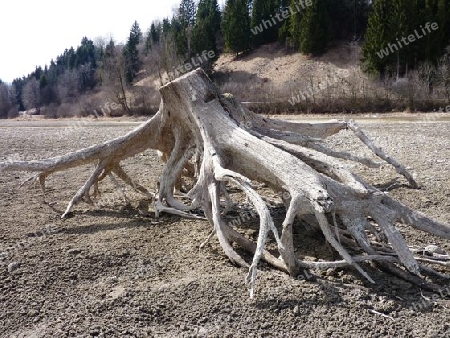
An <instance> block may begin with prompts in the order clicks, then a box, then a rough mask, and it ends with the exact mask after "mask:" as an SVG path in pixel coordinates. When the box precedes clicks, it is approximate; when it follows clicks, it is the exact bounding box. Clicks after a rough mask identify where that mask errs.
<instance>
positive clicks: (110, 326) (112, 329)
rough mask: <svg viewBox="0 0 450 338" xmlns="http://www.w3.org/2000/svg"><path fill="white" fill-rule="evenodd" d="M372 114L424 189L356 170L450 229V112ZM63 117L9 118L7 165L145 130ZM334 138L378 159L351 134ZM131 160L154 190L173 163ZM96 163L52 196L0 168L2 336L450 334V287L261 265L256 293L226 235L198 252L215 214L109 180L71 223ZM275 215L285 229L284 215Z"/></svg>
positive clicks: (370, 125)
mask: <svg viewBox="0 0 450 338" xmlns="http://www.w3.org/2000/svg"><path fill="white" fill-rule="evenodd" d="M315 118H316V117H315ZM357 120H358V119H357ZM361 121H362V122H363V125H364V129H365V130H366V131H367V132H368V134H369V135H370V136H371V137H372V138H373V139H374V140H376V142H377V143H378V144H380V145H381V146H382V147H383V148H385V149H386V150H387V151H388V152H389V153H390V154H391V155H392V156H394V157H395V158H397V159H398V160H400V162H402V163H403V164H405V165H407V166H408V167H410V168H411V170H412V171H413V172H414V173H415V175H416V177H417V180H418V181H419V182H420V184H421V186H422V187H421V189H420V190H412V189H409V188H408V187H407V185H406V184H405V181H404V180H403V179H402V178H399V176H398V175H397V174H396V173H395V171H394V170H393V169H392V168H390V167H388V166H385V167H383V168H381V169H375V170H374V169H370V170H369V169H365V168H361V167H360V166H359V165H354V170H355V171H356V172H358V173H360V174H361V175H362V176H364V177H365V178H366V179H367V180H368V181H370V182H371V183H373V184H376V185H378V186H380V187H387V186H392V188H393V189H392V190H390V192H389V193H390V194H392V195H393V196H395V197H396V198H398V199H400V200H401V201H403V202H404V203H406V204H408V205H410V206H412V207H414V208H416V209H418V210H420V211H423V212H425V213H427V214H428V215H431V216H433V217H434V218H437V219H438V220H440V221H442V222H446V223H447V224H449V223H450V177H449V170H450V123H449V122H448V119H442V120H437V121H434V122H432V123H430V122H420V121H421V120H420V119H418V120H416V119H414V120H413V121H411V120H408V119H403V118H398V117H396V118H395V120H393V121H391V120H386V119H379V120H373V119H370V118H364V119H361ZM70 123H73V122H70ZM63 125H64V124H61V123H60V122H58V124H54V123H53V122H49V121H39V122H34V123H33V124H32V125H31V124H30V122H23V121H22V122H18V121H15V122H11V121H8V122H4V123H3V121H0V161H2V160H8V159H37V158H41V157H44V156H52V155H55V154H62V153H65V152H68V151H70V150H74V149H78V148H81V147H86V146H90V145H92V144H95V143H98V142H101V141H104V140H107V139H110V138H113V137H116V136H119V135H122V134H124V133H125V132H127V131H128V130H130V129H132V128H133V127H134V126H135V124H134V123H102V124H96V123H95V122H91V123H87V124H83V125H81V127H79V128H69V129H67V128H66V129H64V127H63ZM328 142H329V143H330V144H332V145H333V147H334V148H336V149H344V150H349V151H352V152H354V153H359V154H367V151H366V150H365V149H364V148H362V147H361V144H360V143H359V141H357V140H356V138H355V137H353V136H352V135H351V133H350V132H342V133H341V134H339V135H337V136H334V137H332V138H331V139H330V140H329V141H328ZM125 168H126V170H127V171H128V172H130V174H132V176H133V177H134V178H136V179H137V180H138V181H139V182H140V183H142V184H143V185H145V186H147V187H149V188H151V189H152V190H154V189H155V187H156V180H157V177H158V175H159V173H160V172H161V169H162V164H161V162H159V161H158V159H157V157H156V154H155V152H153V151H148V152H145V153H143V154H140V155H138V156H136V157H134V158H131V159H129V160H127V161H126V163H125ZM91 170H92V167H81V168H76V169H73V170H70V171H68V172H64V173H57V174H54V175H53V176H51V177H50V179H49V180H48V190H47V201H48V202H50V203H48V204H43V203H42V202H41V201H42V198H41V192H40V190H39V189H35V188H28V187H27V186H24V187H21V188H19V184H20V183H21V182H22V181H23V180H25V179H26V178H28V177H29V176H28V175H29V174H27V173H2V175H1V176H0V253H1V252H7V254H5V255H3V256H0V303H1V309H0V336H1V337H193V336H198V337H271V336H280V337H385V336H392V337H448V336H450V327H449V323H448V318H449V316H450V297H449V296H448V294H450V284H446V282H445V281H441V283H440V284H441V285H442V295H439V296H437V298H436V299H435V301H433V302H426V301H425V299H424V298H423V297H427V298H430V297H431V296H432V295H431V294H430V293H428V292H426V291H422V290H420V289H419V288H417V287H415V286H412V285H410V284H408V283H406V282H404V281H402V280H399V279H397V278H395V277H393V276H391V275H386V274H383V273H381V272H379V271H377V270H375V269H373V268H372V267H371V266H369V265H368V266H366V268H367V271H368V272H369V274H370V275H371V276H372V278H373V279H374V280H375V281H376V284H375V285H370V284H368V283H367V282H366V281H365V280H364V279H363V278H362V277H360V275H358V274H357V273H356V272H355V271H354V270H352V269H350V268H345V269H335V270H327V271H312V272H311V275H312V276H313V277H312V278H311V279H309V280H305V278H298V279H293V278H290V277H289V276H287V275H285V274H283V273H281V272H278V271H276V270H273V269H271V268H270V267H268V266H267V265H265V264H264V263H262V264H261V266H260V272H259V275H258V283H257V290H256V296H255V298H254V299H250V298H249V293H248V289H247V287H246V285H245V284H244V278H245V276H246V271H245V269H241V268H238V267H235V266H233V265H232V264H231V263H230V262H229V261H228V259H227V258H226V257H225V255H224V254H223V252H222V251H221V249H220V247H219V245H218V242H217V240H215V239H213V240H211V241H210V242H209V244H207V245H206V246H205V247H204V248H203V249H199V244H200V243H201V242H202V241H203V240H204V239H205V238H206V237H207V236H208V234H209V230H210V227H209V224H208V223H207V222H205V221H196V220H185V219H180V218H178V217H173V216H164V217H163V218H161V219H160V220H158V221H156V220H154V219H153V218H152V214H151V213H150V216H144V215H142V214H141V213H140V212H139V210H147V209H148V208H149V207H150V209H151V201H149V200H146V199H143V198H142V197H140V196H138V195H135V194H133V193H128V195H129V197H130V199H131V206H125V204H124V202H123V201H122V200H121V197H120V194H118V193H117V188H116V187H115V186H114V184H113V183H112V182H110V181H105V184H102V185H101V190H102V193H103V195H102V198H101V200H100V202H99V204H100V208H98V209H96V210H93V209H90V208H88V207H87V206H86V205H84V204H80V205H78V206H77V207H76V208H75V212H74V217H72V218H70V219H67V220H65V221H64V222H63V221H61V220H60V217H59V216H60V215H61V214H62V211H63V209H64V208H65V205H66V204H67V203H68V201H69V200H70V198H71V196H72V195H73V194H74V193H75V192H76V191H77V189H78V188H79V187H80V185H81V184H82V182H84V180H85V179H86V178H87V176H88V174H89V172H90V171H91ZM394 179H397V180H396V181H395V182H394ZM265 193H266V194H268V192H267V191H265ZM273 212H274V217H275V219H276V221H277V223H280V222H281V216H280V213H281V214H282V210H277V209H274V210H273ZM399 228H400V230H401V231H402V233H403V234H404V235H405V237H406V238H407V240H408V242H409V244H410V245H415V246H426V245H429V244H436V245H438V246H439V247H441V248H442V249H444V250H446V251H447V252H450V243H449V242H448V241H446V240H441V239H439V238H436V237H434V236H431V235H428V234H424V233H422V232H419V231H416V230H414V229H411V228H409V227H404V226H399ZM256 230H257V228H256V225H255V220H254V219H251V220H249V221H248V222H245V223H244V224H242V225H241V226H240V231H241V232H243V233H245V234H247V235H248V236H250V237H255V236H256ZM295 231H296V234H297V239H298V243H299V248H298V252H299V254H301V255H302V256H305V257H309V256H316V257H318V258H322V259H330V258H332V257H333V255H334V253H333V252H331V250H330V248H329V247H328V246H327V245H326V244H325V243H324V239H323V237H322V236H321V235H320V234H317V233H315V232H313V231H312V230H311V229H309V228H308V227H305V226H303V225H301V224H297V225H296V229H295ZM245 257H247V258H249V256H245ZM448 270H449V269H448V268H447V269H446V270H445V269H442V270H441V271H443V272H447V273H449V272H450V271H448ZM447 283H448V282H447ZM422 304H423V305H424V306H422Z"/></svg>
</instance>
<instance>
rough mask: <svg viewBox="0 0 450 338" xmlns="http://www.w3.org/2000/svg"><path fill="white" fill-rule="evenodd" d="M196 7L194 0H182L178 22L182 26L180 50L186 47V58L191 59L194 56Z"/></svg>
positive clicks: (179, 37)
mask: <svg viewBox="0 0 450 338" xmlns="http://www.w3.org/2000/svg"><path fill="white" fill-rule="evenodd" d="M195 13H196V6H195V2H194V0H181V3H180V7H179V15H178V22H179V24H180V28H181V29H180V32H179V36H178V39H177V40H179V41H178V42H177V44H178V43H179V44H180V48H179V50H182V49H183V47H182V46H186V47H185V49H186V50H185V53H184V54H186V55H185V56H186V57H187V58H189V57H190V56H191V54H192V34H193V28H194V24H195ZM182 55H183V54H182Z"/></svg>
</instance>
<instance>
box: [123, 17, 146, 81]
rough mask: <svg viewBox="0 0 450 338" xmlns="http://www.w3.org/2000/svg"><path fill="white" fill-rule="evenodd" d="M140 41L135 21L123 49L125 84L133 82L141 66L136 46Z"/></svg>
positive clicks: (140, 35) (140, 37)
mask: <svg viewBox="0 0 450 338" xmlns="http://www.w3.org/2000/svg"><path fill="white" fill-rule="evenodd" d="M141 40H142V31H141V29H140V27H139V24H138V23H137V21H135V22H134V24H133V26H132V27H131V30H130V36H129V37H128V40H127V43H126V45H125V48H124V49H123V56H124V59H125V79H126V81H127V84H131V83H132V82H133V80H134V79H135V78H136V75H137V73H138V71H139V69H140V66H141V62H140V57H139V50H138V45H139V43H140V42H141Z"/></svg>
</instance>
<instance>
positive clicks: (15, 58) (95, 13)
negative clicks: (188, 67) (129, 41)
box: [0, 0, 222, 82]
mask: <svg viewBox="0 0 450 338" xmlns="http://www.w3.org/2000/svg"><path fill="white" fill-rule="evenodd" d="M221 2H222V1H219V3H221ZM179 3H180V0H125V1H119V2H114V1H106V0H76V1H61V0H59V1H56V0H12V1H4V0H3V1H2V4H1V7H2V8H1V10H0V79H2V80H3V81H4V82H12V80H13V79H15V78H17V77H22V75H28V74H29V73H31V72H32V71H33V70H34V69H35V67H36V66H37V65H39V66H42V67H44V66H45V65H46V64H47V65H48V64H49V63H50V60H51V59H52V58H53V59H55V58H56V56H58V55H60V54H62V53H63V52H64V49H66V48H70V47H71V46H73V47H74V48H76V46H78V45H79V44H80V42H81V39H82V38H83V36H87V37H88V38H90V39H92V40H94V41H95V38H96V37H99V36H108V35H110V34H111V35H112V36H113V37H114V39H115V40H116V41H117V42H124V41H125V40H126V38H127V36H128V34H129V32H130V28H131V25H132V24H133V22H134V21H135V20H137V22H138V23H139V26H140V27H141V30H142V31H143V32H145V31H146V30H147V29H148V27H149V26H150V25H151V22H152V20H154V19H162V18H164V17H167V16H171V15H172V9H173V8H177V7H178V5H179Z"/></svg>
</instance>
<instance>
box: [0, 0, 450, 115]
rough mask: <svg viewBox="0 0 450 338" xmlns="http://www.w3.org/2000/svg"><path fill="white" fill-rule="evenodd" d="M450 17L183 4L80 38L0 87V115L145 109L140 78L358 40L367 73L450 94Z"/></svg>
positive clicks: (164, 77)
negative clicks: (102, 98)
mask: <svg viewBox="0 0 450 338" xmlns="http://www.w3.org/2000/svg"><path fill="white" fill-rule="evenodd" d="M449 18H450V0H411V1H406V0H375V1H369V0H307V1H306V0H302V1H299V0H227V1H226V2H225V4H224V7H223V8H222V11H221V9H220V8H219V5H218V1H217V0H199V1H198V2H197V1H194V0H181V2H180V5H179V8H178V10H176V11H175V12H174V15H173V16H172V17H171V18H165V19H163V20H162V21H154V22H152V23H151V25H150V27H149V28H148V29H147V30H146V31H142V30H141V28H140V27H139V24H138V23H137V22H134V24H133V25H132V26H131V29H130V34H129V37H128V39H127V41H126V43H125V44H124V45H121V44H117V42H115V41H114V40H113V39H106V40H99V41H96V42H95V43H94V41H93V40H90V39H89V38H87V37H84V38H83V39H82V40H81V43H80V45H79V46H77V47H76V48H73V47H71V48H69V49H66V50H65V51H64V52H63V53H62V54H61V55H58V56H57V57H56V58H55V59H54V60H51V61H50V63H49V64H48V65H45V66H43V67H42V66H38V67H36V69H35V70H34V71H33V72H32V73H30V74H29V75H27V76H23V77H21V78H17V79H15V80H14V81H13V83H12V84H11V85H7V84H4V83H3V84H2V83H0V118H1V117H7V116H15V115H16V114H17V112H18V111H19V110H26V109H32V108H35V109H36V111H37V112H38V113H39V111H40V109H41V107H53V108H55V109H56V108H57V107H62V106H63V105H65V104H72V105H73V104H77V103H79V102H81V101H83V99H82V97H83V96H85V95H89V94H91V93H93V92H98V91H103V92H105V93H108V95H107V97H108V100H113V101H115V102H116V103H117V104H118V105H120V106H121V107H122V110H123V111H124V112H125V113H128V114H132V113H135V112H141V113H144V112H147V113H149V112H150V111H149V110H150V108H149V106H148V102H146V97H148V96H151V95H149V92H148V91H147V89H145V88H142V87H141V88H136V86H135V85H136V83H137V82H138V81H139V79H140V78H142V77H143V76H149V75H153V76H155V77H156V79H157V80H158V83H159V84H160V85H161V84H164V83H167V82H168V81H171V80H173V79H174V78H176V77H178V76H179V75H181V74H183V73H185V72H187V71H189V70H191V69H194V68H197V67H202V68H203V69H205V70H206V71H211V69H212V64H213V62H214V61H215V60H216V59H217V58H218V56H219V55H220V53H222V52H231V53H234V54H235V55H236V56H239V55H242V54H244V53H246V52H248V51H250V50H252V49H254V48H257V47H259V46H261V45H263V44H268V43H275V42H277V41H278V42H279V43H280V45H281V46H284V47H285V48H286V51H287V52H301V53H304V54H307V55H311V56H319V55H321V54H323V53H324V52H326V51H327V50H328V49H329V48H330V47H333V46H335V45H336V44H342V43H349V42H350V43H352V44H354V45H355V46H357V45H361V46H362V52H361V66H362V68H363V69H364V71H366V72H367V73H368V74H374V75H376V76H378V77H379V78H383V77H385V76H388V77H389V76H395V77H396V78H399V77H411V76H412V75H410V74H411V73H410V71H411V70H415V71H416V76H417V77H419V78H420V80H421V81H424V82H426V83H427V88H428V92H429V93H433V91H434V88H435V87H436V86H437V85H441V86H443V87H444V88H445V89H444V92H445V93H446V94H445V95H447V97H448V96H450V94H449V93H450V80H449V78H450V76H449V71H448V69H450V66H449V63H450V57H449V55H450V51H449V50H448V49H446V48H447V46H449V44H450V19H449ZM430 27H437V28H436V29H433V30H430ZM424 33H427V34H424ZM417 34H419V35H421V37H420V38H418V37H417ZM411 35H416V37H417V38H416V39H415V41H414V43H412V42H410V43H409V42H408V41H409V40H408V39H409V37H410V36H411ZM413 38H414V37H412V38H411V39H413ZM209 52H211V53H209ZM141 73H142V76H140V74H141ZM153 92H154V94H155V95H158V94H157V92H156V88H155V89H154V90H153ZM156 104H157V103H156ZM79 105H81V104H79ZM140 108H142V109H140ZM85 111H87V113H89V111H90V112H92V109H85Z"/></svg>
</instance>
